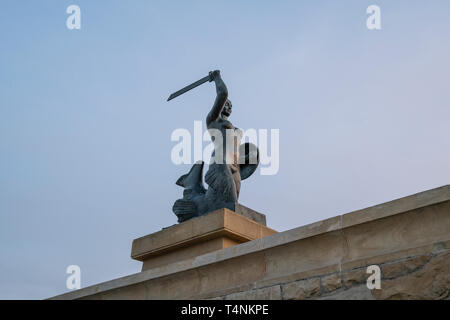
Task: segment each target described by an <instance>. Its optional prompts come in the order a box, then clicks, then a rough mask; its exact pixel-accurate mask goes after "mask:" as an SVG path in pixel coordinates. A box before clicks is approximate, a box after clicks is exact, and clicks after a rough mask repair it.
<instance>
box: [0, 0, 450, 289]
mask: <svg viewBox="0 0 450 320" xmlns="http://www.w3.org/2000/svg"><path fill="white" fill-rule="evenodd" d="M71 4H77V5H79V6H80V7H81V12H82V22H81V24H82V25H81V30H78V31H77V30H74V31H70V30H68V29H67V28H66V25H65V21H66V18H67V16H68V15H67V14H66V12H65V11H66V8H67V7H68V6H69V5H71ZM370 4H378V5H379V6H380V7H381V18H382V30H379V31H369V30H368V29H367V28H366V24H365V20H366V12H365V11H366V8H367V6H368V5H370ZM449 39H450V2H449V1H444V0H442V1H438V0H436V1H406V0H405V1H400V0H398V1H361V0H355V1H331V0H330V1H298V0H296V1H281V3H280V1H257V2H256V1H245V0H240V1H159V2H156V1H148V0H145V1H144V0H141V1H138V0H133V1H106V0H103V1H87V0H77V1H75V0H74V1H65V0H64V1H62V0H42V1H25V0H21V1H17V0H4V1H2V2H1V4H0V44H1V50H0V298H46V297H50V296H53V295H56V294H59V293H63V292H65V291H67V289H66V288H65V282H66V277H67V275H66V274H65V270H66V267H67V266H68V265H71V264H77V265H79V266H80V267H81V270H82V286H83V287H85V286H88V285H92V284H95V283H99V282H103V281H107V280H110V279H113V278H117V277H120V276H124V275H128V274H131V273H135V272H138V271H139V270H140V263H138V262H136V261H133V260H131V259H130V257H129V256H130V249H131V242H132V240H133V239H134V238H136V237H140V236H143V235H146V234H149V233H152V232H155V231H158V230H160V229H161V228H162V227H166V226H169V225H172V224H174V223H176V216H175V215H174V214H173V213H172V211H171V207H172V204H173V202H174V201H175V200H176V199H177V198H179V197H181V194H182V189H181V188H179V187H178V186H176V185H175V181H176V180H177V178H178V177H179V176H180V175H181V174H184V173H186V172H187V170H189V166H187V165H185V166H175V165H173V164H172V162H171V161H170V151H171V148H172V147H173V146H174V143H173V142H171V141H170V135H171V133H172V131H173V130H175V129H177V128H187V129H190V130H192V128H193V121H194V120H204V118H205V116H206V114H207V112H208V111H209V108H210V106H211V104H212V102H213V100H214V95H215V90H214V87H213V85H212V84H205V85H203V86H202V87H199V88H197V89H195V90H194V91H191V92H189V93H188V94H185V95H183V96H182V97H179V98H177V99H175V100H173V101H171V102H170V103H167V102H166V99H167V97H168V95H169V94H170V93H171V92H173V91H174V90H177V89H180V88H181V87H183V86H184V85H187V84H189V83H190V82H191V81H195V80H197V79H199V78H201V77H203V76H205V75H206V73H207V72H208V71H209V70H213V69H220V70H222V76H223V79H224V80H225V82H226V83H227V85H228V89H229V92H230V99H231V100H232V101H233V114H232V116H231V118H230V120H231V121H232V122H233V124H235V125H236V126H238V127H240V128H265V129H271V128H275V129H280V171H279V173H278V174H277V175H274V176H262V175H260V174H255V175H254V176H252V177H251V178H250V179H248V180H245V181H244V182H243V183H242V189H241V198H240V200H241V202H242V203H243V204H244V205H247V206H249V207H251V208H253V209H255V210H258V211H260V212H262V213H265V214H266V215H267V221H268V225H269V226H270V227H272V228H274V229H277V230H279V231H284V230H288V229H291V228H295V227H298V226H301V225H304V224H308V223H312V222H315V221H318V220H322V219H325V218H328V217H332V216H336V215H339V214H343V213H346V212H349V211H353V210H357V209H361V208H364V207H367V206H371V205H375V204H378V203H381V202H385V201H389V200H392V199H395V198H398V197H402V196H406V195H409V194H412V193H416V192H420V191H423V190H427V189H431V188H435V187H439V186H441V185H445V184H448V183H449V182H450V138H449V136H450V126H449V119H450V108H449V107H450V106H449V101H450V90H449V80H450V61H449V57H450V42H449Z"/></svg>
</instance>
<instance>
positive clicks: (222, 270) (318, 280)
mask: <svg viewBox="0 0 450 320" xmlns="http://www.w3.org/2000/svg"><path fill="white" fill-rule="evenodd" d="M299 214H301V213H299ZM369 265H378V266H379V267H380V269H381V289H372V290H370V289H368V288H367V286H366V280H367V277H368V276H369V274H367V273H366V269H367V266H369ZM449 292H450V186H444V187H441V188H437V189H433V190H429V191H426V192H422V193H419V194H415V195H412V196H409V197H405V198H402V199H398V200H394V201H391V202H388V203H384V204H381V205H378V206H374V207H370V208H367V209H364V210H359V211H356V212H352V213H348V214H344V215H342V216H337V217H334V218H330V219H327V220H324V221H320V222H317V223H314V224H311V225H307V226H303V227H300V228H295V229H292V230H288V231H284V232H280V233H277V234H273V235H270V236H267V237H265V238H262V239H258V240H253V241H250V242H247V243H243V244H239V245H236V246H233V247H229V248H226V249H222V250H218V251H215V252H211V253H207V254H204V255H201V256H197V257H194V258H191V259H187V260H184V261H179V262H176V263H172V264H169V265H166V266H162V267H159V268H154V269H151V270H146V271H143V272H140V273H137V274H134V275H131V276H127V277H124V278H119V279H115V280H112V281H108V282H105V283H101V284H98V285H95V286H91V287H88V288H84V289H81V290H77V291H73V292H69V293H66V294H64V295H60V296H57V297H55V299H449Z"/></svg>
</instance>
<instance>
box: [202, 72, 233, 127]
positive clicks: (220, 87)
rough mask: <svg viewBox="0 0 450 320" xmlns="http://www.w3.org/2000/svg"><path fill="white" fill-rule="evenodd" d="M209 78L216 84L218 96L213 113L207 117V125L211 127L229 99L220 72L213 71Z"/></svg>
mask: <svg viewBox="0 0 450 320" xmlns="http://www.w3.org/2000/svg"><path fill="white" fill-rule="evenodd" d="M209 76H210V78H211V79H212V80H213V81H214V82H215V84H216V92H217V96H216V100H215V101H214V105H213V107H212V109H211V111H210V112H209V113H208V116H207V117H206V125H209V124H210V123H211V122H213V121H216V120H217V119H218V118H219V116H220V113H221V112H222V109H223V106H224V105H225V102H226V101H227V98H228V89H227V86H226V85H225V83H224V82H223V80H222V78H221V77H220V71H219V70H215V71H212V72H210V73H209Z"/></svg>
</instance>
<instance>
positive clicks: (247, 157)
mask: <svg viewBox="0 0 450 320" xmlns="http://www.w3.org/2000/svg"><path fill="white" fill-rule="evenodd" d="M258 164H259V150H258V147H257V146H255V145H254V144H253V143H249V142H246V143H243V144H241V145H240V146H239V167H240V172H241V180H245V179H247V178H248V177H250V176H251V175H252V174H253V172H255V170H256V168H258Z"/></svg>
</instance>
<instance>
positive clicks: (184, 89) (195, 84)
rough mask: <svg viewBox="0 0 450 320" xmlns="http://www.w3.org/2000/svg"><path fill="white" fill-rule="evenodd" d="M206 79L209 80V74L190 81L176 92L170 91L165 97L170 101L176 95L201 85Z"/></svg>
mask: <svg viewBox="0 0 450 320" xmlns="http://www.w3.org/2000/svg"><path fill="white" fill-rule="evenodd" d="M208 81H209V75H208V76H206V77H204V78H201V79H200V80H198V81H195V82H194V83H191V84H190V85H188V86H186V87H184V88H183V89H180V90H178V91H177V92H174V93H172V94H171V95H170V96H169V98H168V99H167V101H170V100H172V99H173V98H176V97H178V96H180V95H182V94H183V93H185V92H188V91H189V90H192V89H194V88H195V87H198V86H199V85H201V84H203V83H205V82H208Z"/></svg>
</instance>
